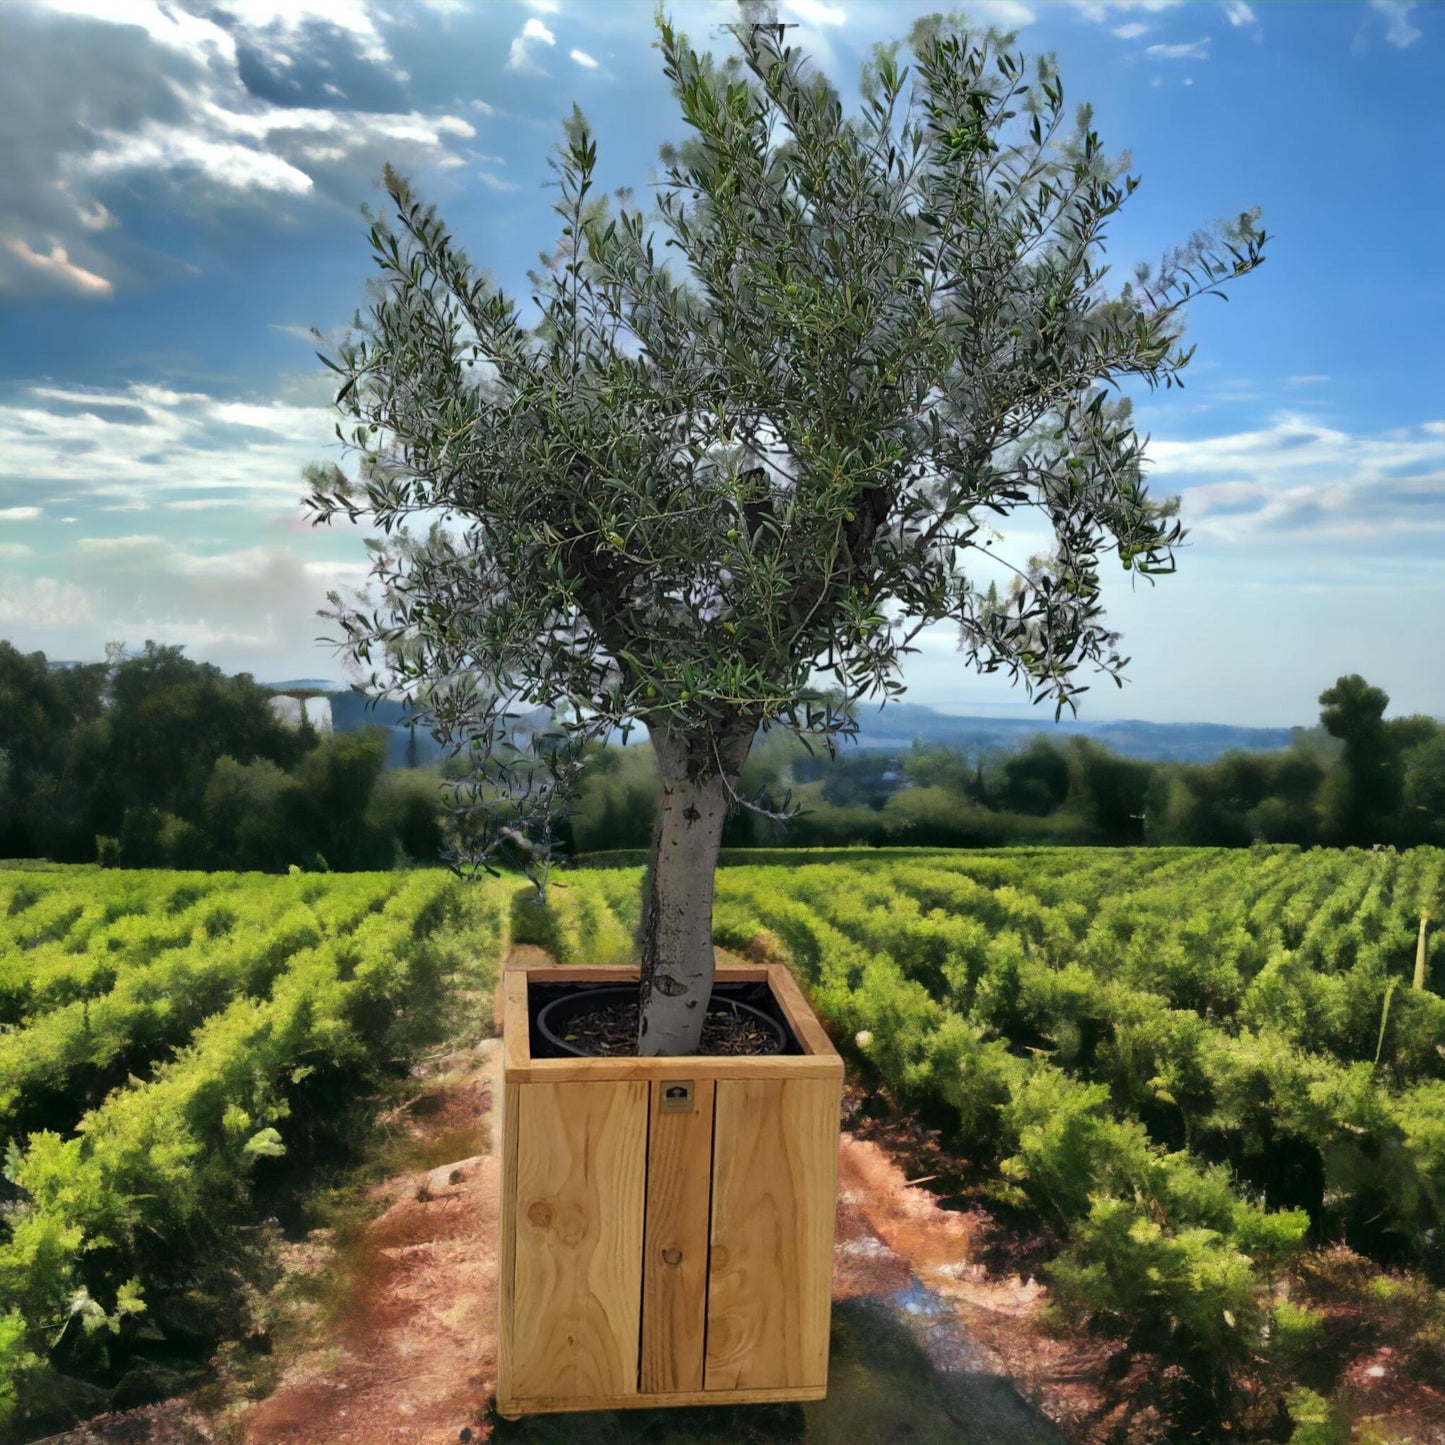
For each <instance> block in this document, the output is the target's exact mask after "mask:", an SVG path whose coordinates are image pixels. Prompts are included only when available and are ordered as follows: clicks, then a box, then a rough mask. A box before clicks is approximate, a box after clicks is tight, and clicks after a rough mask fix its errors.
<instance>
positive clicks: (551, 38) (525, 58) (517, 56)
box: [507, 15, 557, 75]
mask: <svg viewBox="0 0 1445 1445" xmlns="http://www.w3.org/2000/svg"><path fill="white" fill-rule="evenodd" d="M529 40H540V41H541V42H542V43H543V44H544V45H555V44H556V43H557V37H556V36H555V35H553V34H552V32H551V31H550V30H548V29H547V27H546V26H545V25H543V24H542V22H541V21H540V20H538V19H537V17H536V16H535V15H533V16H530V17H529V18H528V20H527V23H526V24H525V25H524V26H523V27H522V33H521V34H520V35H519V36H517V38H516V39H515V40H513V41H512V48H511V51H510V53H509V54H508V56H507V69H508V70H524V71H531V72H533V73H535V74H537V75H545V74H546V73H547V72H546V71H545V70H543V69H542V67H541V66H540V65H538V64H537V63H536V61H534V60H533V59H532V56H531V53H530V52H529V51H528V49H527V42H528V41H529Z"/></svg>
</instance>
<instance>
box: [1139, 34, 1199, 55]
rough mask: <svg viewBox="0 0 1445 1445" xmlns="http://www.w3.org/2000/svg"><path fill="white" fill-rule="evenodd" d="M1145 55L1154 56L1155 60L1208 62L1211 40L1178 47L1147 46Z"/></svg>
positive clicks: (1197, 41) (1192, 41)
mask: <svg viewBox="0 0 1445 1445" xmlns="http://www.w3.org/2000/svg"><path fill="white" fill-rule="evenodd" d="M1144 54H1145V55H1152V56H1153V57H1154V59H1155V60H1208V59H1209V38H1208V37H1207V36H1206V37H1205V38H1204V39H1203V40H1191V41H1188V42H1183V43H1181V44H1178V45H1146V46H1145V47H1144Z"/></svg>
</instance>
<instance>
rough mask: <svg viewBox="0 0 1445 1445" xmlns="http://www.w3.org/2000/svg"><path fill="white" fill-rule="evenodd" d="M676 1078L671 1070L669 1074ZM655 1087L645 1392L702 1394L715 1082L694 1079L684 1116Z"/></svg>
mask: <svg viewBox="0 0 1445 1445" xmlns="http://www.w3.org/2000/svg"><path fill="white" fill-rule="evenodd" d="M674 1072H675V1073H676V1071H674ZM666 1084H667V1080H665V1079H658V1080H655V1081H654V1082H653V1084H652V1091H651V1110H652V1113H651V1118H650V1121H649V1124H648V1136H647V1252H646V1254H645V1256H644V1258H643V1265H642V1390H643V1392H644V1393H647V1392H654V1393H657V1392H664V1393H665V1392H670V1391H676V1390H701V1389H702V1348H703V1333H704V1330H705V1328H706V1325H707V1247H708V1238H707V1236H708V1199H709V1197H710V1195H711V1193H712V1107H713V1088H714V1085H713V1081H712V1080H711V1079H701V1080H694V1081H693V1097H692V1108H691V1109H690V1110H689V1111H688V1112H687V1113H671V1112H665V1111H663V1109H662V1107H661V1105H662V1091H663V1089H664V1088H665V1086H666Z"/></svg>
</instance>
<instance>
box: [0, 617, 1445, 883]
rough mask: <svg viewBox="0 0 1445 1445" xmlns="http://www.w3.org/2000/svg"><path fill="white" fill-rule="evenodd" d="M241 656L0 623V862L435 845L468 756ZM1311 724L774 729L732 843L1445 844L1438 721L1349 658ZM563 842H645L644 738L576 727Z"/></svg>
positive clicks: (734, 821)
mask: <svg viewBox="0 0 1445 1445" xmlns="http://www.w3.org/2000/svg"><path fill="white" fill-rule="evenodd" d="M269 697H270V693H269V692H268V691H267V689H265V688H263V687H262V686H260V685H259V684H258V683H256V682H255V681H254V680H253V679H252V678H251V677H250V676H249V674H241V675H239V676H227V675H225V674H224V673H222V672H221V671H220V670H219V669H218V668H216V667H214V666H212V665H211V664H208V663H197V662H194V661H192V660H190V659H188V658H185V657H184V656H182V649H181V648H180V647H174V646H157V645H156V644H154V643H149V642H148V643H147V644H146V647H145V650H144V652H142V653H139V654H137V655H135V656H130V657H127V656H124V655H123V653H121V652H119V651H115V652H113V654H112V656H111V658H110V660H108V661H107V662H105V663H93V664H85V665H81V666H77V667H74V668H70V669H64V670H60V669H54V670H53V669H52V668H51V667H50V666H49V665H48V664H47V662H46V659H45V655H44V654H43V653H38V652H37V653H32V654H28V655H26V654H22V653H21V652H19V651H18V650H17V649H16V648H14V647H13V646H12V645H11V644H9V643H7V642H4V641H0V858H49V859H52V860H53V861H56V862H68V863H84V862H97V861H98V862H100V863H102V864H107V865H111V866H120V867H129V868H145V867H163V868H206V869H237V870H257V871H262V872H285V871H286V869H287V868H288V867H291V866H293V865H294V866H299V867H303V868H308V869H311V868H331V869H335V870H337V871H350V870H358V869H371V868H379V869H385V868H393V867H406V866H410V865H413V864H423V865H428V864H432V863H434V862H436V861H437V858H438V855H439V850H440V849H441V847H442V845H443V842H444V840H445V839H446V838H447V837H448V829H449V827H450V826H451V819H450V817H449V815H448V812H447V808H446V804H445V799H444V794H443V791H442V788H441V783H442V780H443V778H444V776H447V775H450V776H456V775H457V771H458V769H459V768H461V767H463V766H464V764H462V763H460V762H457V761H455V760H452V761H448V762H445V763H441V764H437V765H435V766H432V767H428V768H409V769H390V768H388V767H387V766H386V755H387V734H386V731H385V729H383V728H380V727H370V728H367V729H365V730H363V731H360V732H351V733H339V734H335V735H330V736H320V735H318V734H317V733H316V731H315V729H314V728H312V727H311V725H310V724H309V723H308V722H306V721H304V720H303V722H302V724H301V726H300V727H299V728H298V727H295V726H291V725H287V724H286V723H283V722H282V721H281V720H280V719H279V718H277V717H276V715H275V714H274V713H273V712H272V710H271V708H270V706H269V705H268V699H269ZM1320 705H1321V709H1322V710H1321V714H1320V724H1319V726H1318V727H1315V728H1311V729H1308V730H1306V729H1301V730H1299V731H1298V732H1297V734H1296V737H1295V741H1294V744H1293V746H1291V747H1290V748H1287V749H1283V750H1280V751H1277V752H1269V753H1252V752H1233V753H1228V754H1226V755H1225V756H1224V757H1222V758H1220V759H1218V760H1217V761H1215V762H1212V763H1204V764H1179V763H1160V762H1145V761H1142V760H1140V759H1136V758H1126V757H1121V756H1119V755H1118V754H1117V753H1113V752H1111V751H1110V750H1109V749H1108V748H1106V747H1103V746H1101V745H1100V744H1098V743H1096V742H1093V741H1091V740H1089V739H1086V738H1078V737H1071V738H1068V739H1066V740H1063V741H1059V742H1056V741H1054V740H1052V739H1050V738H1048V737H1047V736H1040V737H1036V738H1035V739H1034V740H1033V741H1032V742H1031V743H1030V744H1028V746H1026V747H1024V748H1023V749H1020V750H1015V751H1009V750H1007V749H1003V748H977V747H975V748H967V747H948V746H942V747H928V746H924V745H922V744H915V745H914V748H913V750H912V751H911V752H909V753H907V754H905V755H903V756H902V757H890V756H888V755H887V754H883V753H877V752H861V751H858V750H856V749H852V748H848V747H846V746H845V747H843V748H841V749H839V751H838V754H837V756H836V758H834V759H832V760H830V759H829V758H828V757H827V756H826V755H825V754H823V753H821V752H818V751H817V750H812V751H810V750H809V749H808V748H807V747H805V745H804V744H803V743H802V742H800V741H799V739H798V738H797V737H796V736H795V735H793V734H792V733H790V732H788V731H787V730H786V729H777V730H774V731H773V732H771V733H769V734H766V735H765V736H764V737H763V738H762V739H761V740H760V742H759V743H758V744H757V746H755V747H754V749H753V751H752V755H751V756H750V757H749V759H748V763H747V765H746V767H745V768H744V770H743V774H742V776H741V778H740V779H739V783H738V791H739V792H740V793H743V794H745V795H747V796H751V797H757V796H758V794H759V793H760V792H761V793H765V794H766V795H767V797H768V798H769V799H771V800H772V801H773V802H774V803H781V802H782V801H783V800H784V799H785V798H789V797H790V798H791V801H792V802H793V803H797V804H801V806H802V808H803V811H802V812H801V813H800V814H799V815H798V816H797V817H795V818H794V819H792V821H791V822H789V823H788V824H786V825H785V826H784V825H779V824H777V823H773V822H770V821H769V820H768V819H767V818H765V817H761V816H759V815H757V814H756V813H752V812H748V811H745V810H741V809H739V810H737V811H736V812H735V813H734V814H733V816H732V817H731V818H730V819H729V820H728V822H727V824H726V826H725V828H724V832H723V840H722V841H723V846H724V847H789V846H792V847H800V848H801V847H814V848H816V847H829V846H837V847H844V846H850V845H851V846H857V845H865V846H867V845H872V846H880V847H881V846H912V847H961V848H967V847H1003V846H1008V845H1011V844H1088V843H1094V844H1104V845H1129V844H1135V845H1137V844H1169V845H1199V846H1216V847H1219V846H1222V847H1233V846H1239V847H1244V846H1248V845H1249V844H1251V843H1255V842H1267V843H1296V844H1299V845H1300V846H1303V847H1309V846H1313V845H1324V846H1333V847H1351V846H1353V847H1369V846H1373V845H1376V844H1380V845H1387V846H1393V847H1397V848H1403V847H1411V846H1415V845H1418V844H1427V843H1428V844H1435V845H1436V846H1445V726H1442V725H1441V724H1440V723H1438V722H1436V721H1434V720H1433V719H1431V718H1427V717H1406V718H1391V719H1386V718H1385V716H1384V713H1385V710H1386V708H1387V707H1388V705H1389V698H1388V696H1387V695H1386V694H1385V693H1384V692H1383V691H1382V690H1381V689H1380V688H1378V687H1372V686H1370V685H1369V684H1368V683H1366V682H1365V681H1364V680H1363V679H1362V678H1360V677H1358V676H1353V675H1352V676H1349V677H1342V678H1340V679H1339V680H1338V681H1337V682H1336V683H1335V684H1334V685H1333V686H1332V687H1330V688H1327V689H1326V690H1325V691H1324V692H1323V693H1322V694H1321V696H1320ZM591 753H592V756H591V758H590V760H589V762H590V765H589V766H588V768H587V769H586V770H585V772H584V773H583V775H582V778H581V782H580V784H579V787H578V789H577V792H576V795H575V797H574V799H573V803H572V809H571V813H570V815H569V816H567V817H565V818H564V819H563V820H562V821H561V823H560V825H559V827H558V841H559V843H560V845H561V847H562V850H563V852H564V855H565V856H576V855H578V854H586V853H593V852H600V851H604V850H612V849H619V848H646V847H647V846H648V845H649V843H650V841H651V836H652V828H653V823H654V820H655V816H656V803H657V794H658V790H659V788H660V782H659V777H658V772H657V764H656V756H655V754H654V752H653V750H652V749H650V748H639V747H631V748H620V747H613V746H606V745H602V744H596V745H592V746H591Z"/></svg>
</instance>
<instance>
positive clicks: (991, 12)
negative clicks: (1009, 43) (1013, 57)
mask: <svg viewBox="0 0 1445 1445" xmlns="http://www.w3.org/2000/svg"><path fill="white" fill-rule="evenodd" d="M968 14H969V18H970V19H977V20H987V21H988V22H989V23H990V24H991V25H1000V26H1002V27H1003V28H1004V29H1005V30H1021V29H1022V28H1023V27H1024V26H1025V25H1032V24H1033V23H1034V12H1033V11H1032V10H1031V9H1030V8H1029V7H1028V6H1027V5H1023V4H1020V3H1019V0H975V3H974V4H972V5H970V6H969V7H968Z"/></svg>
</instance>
